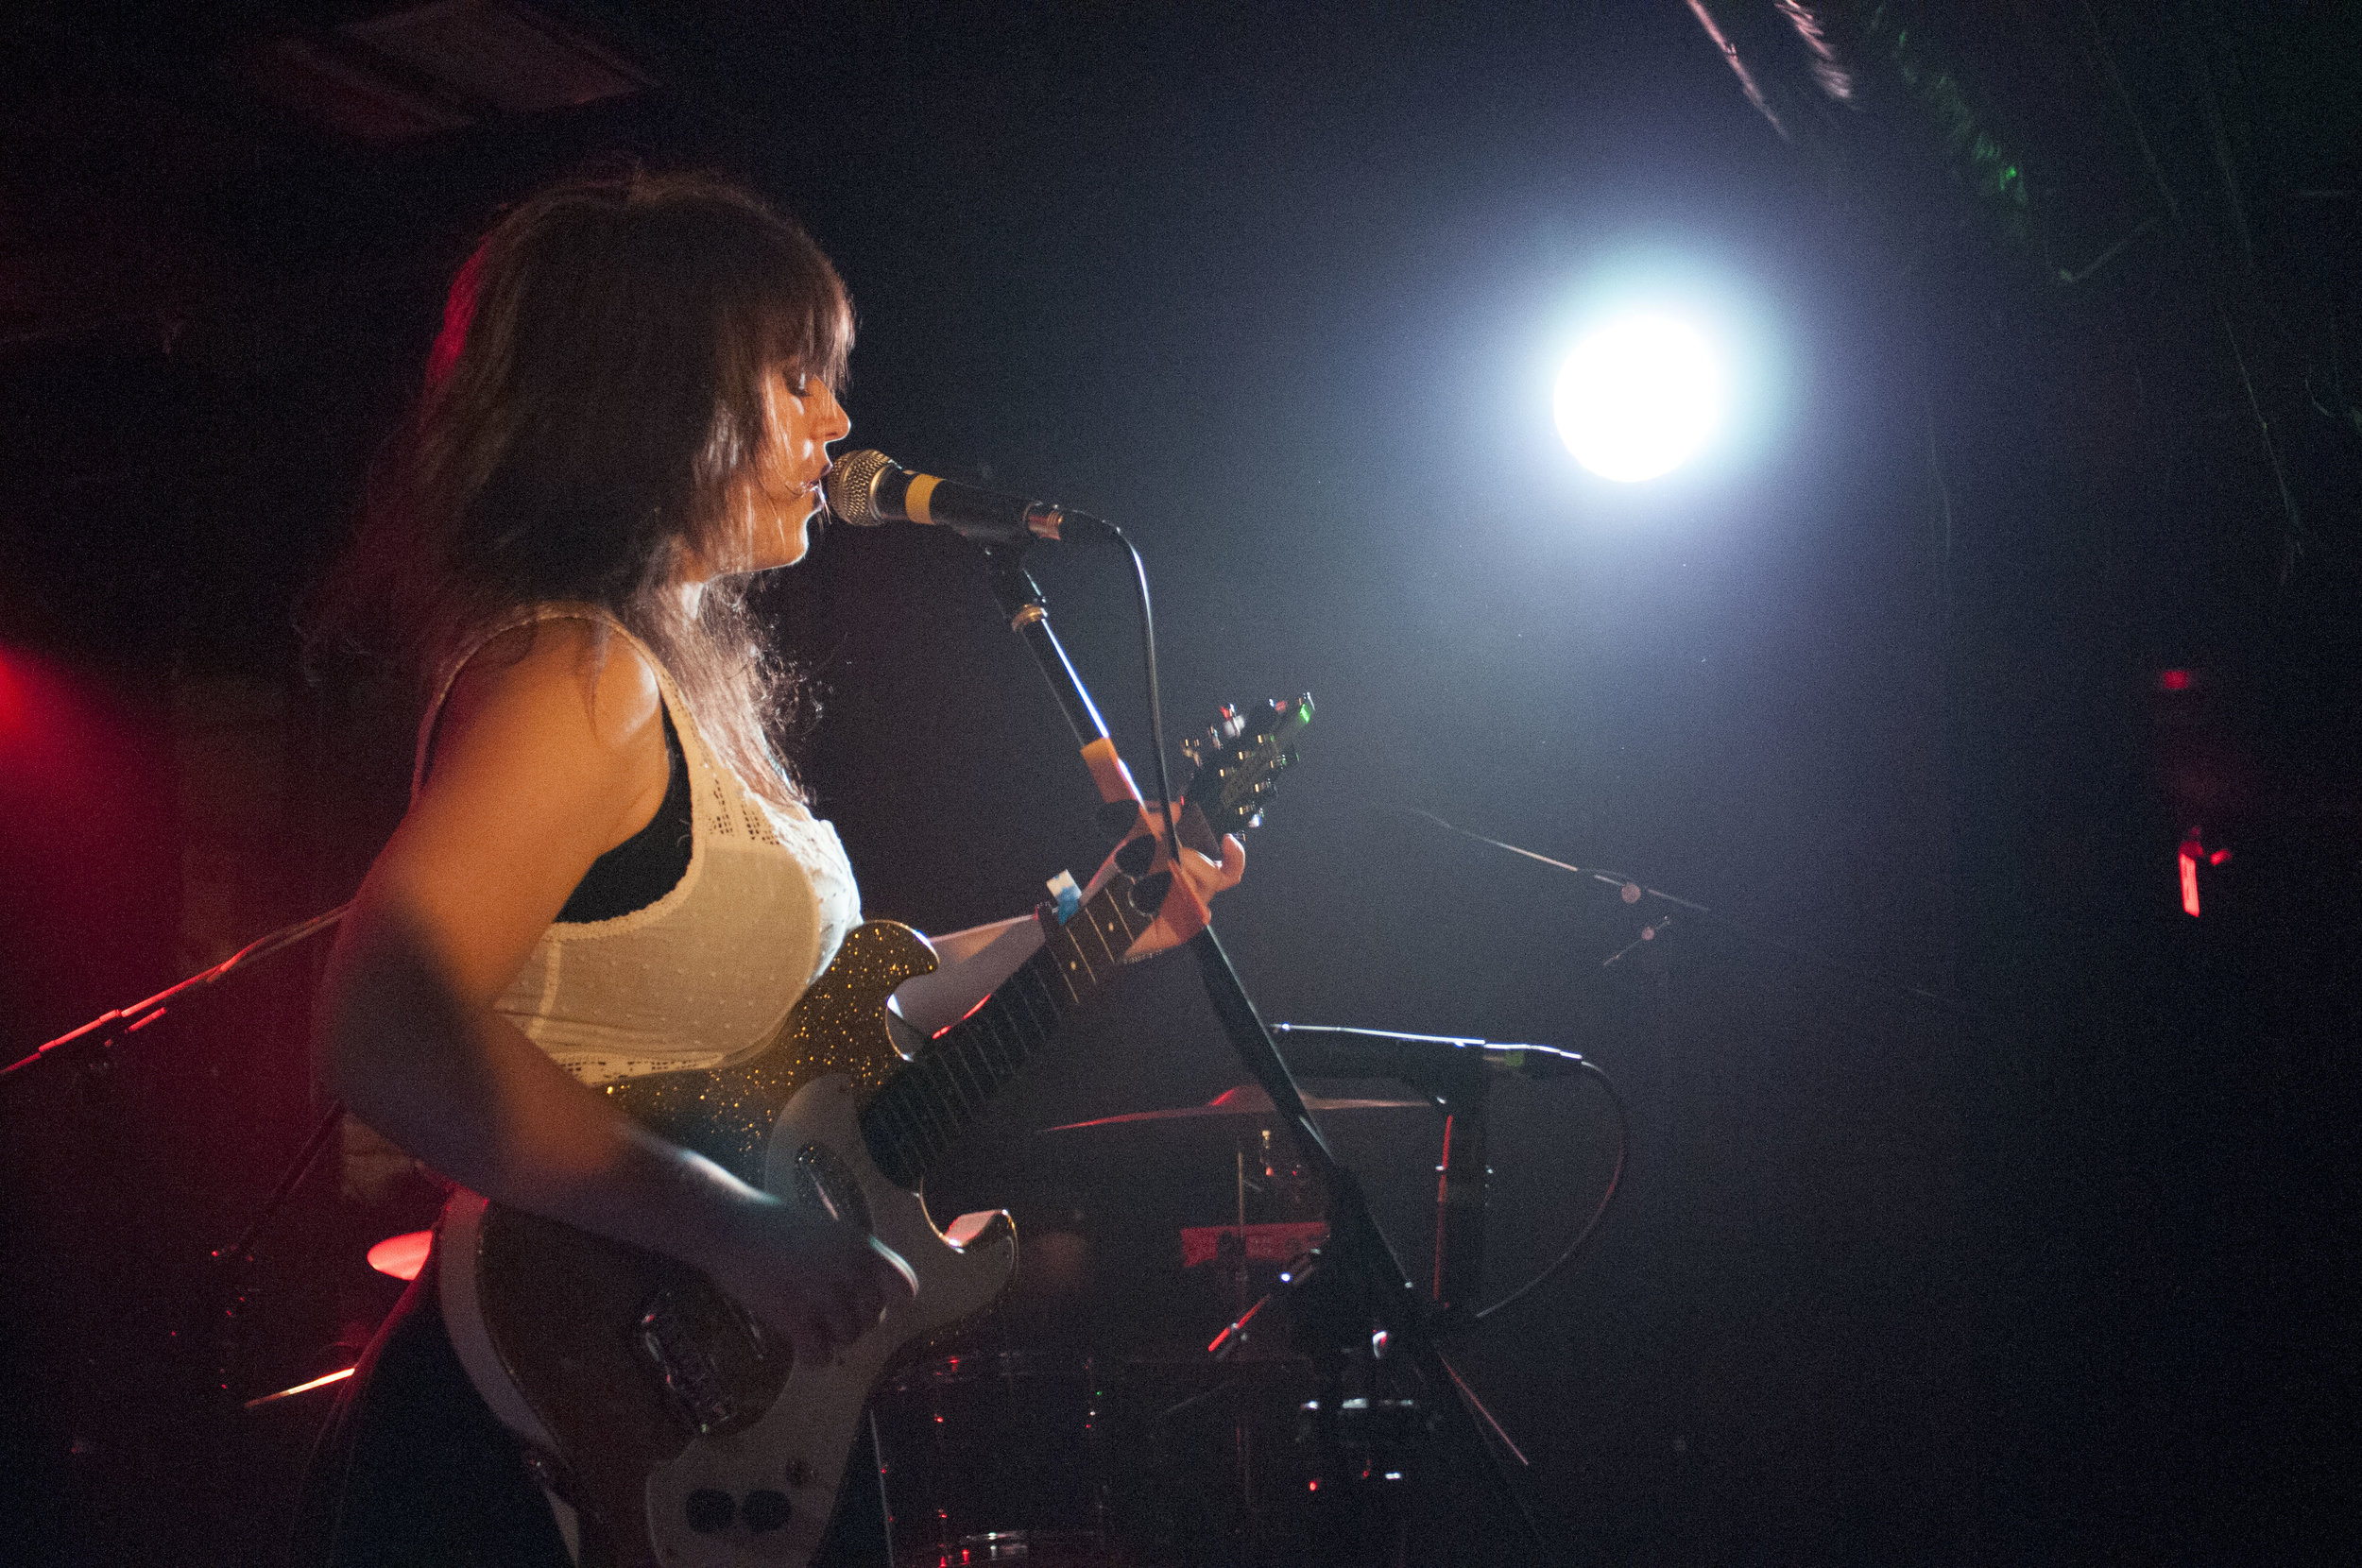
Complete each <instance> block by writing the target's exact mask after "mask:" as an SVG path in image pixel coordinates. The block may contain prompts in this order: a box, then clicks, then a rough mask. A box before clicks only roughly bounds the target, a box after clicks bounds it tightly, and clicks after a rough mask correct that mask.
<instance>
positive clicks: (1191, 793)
mask: <svg viewBox="0 0 2362 1568" xmlns="http://www.w3.org/2000/svg"><path fill="white" fill-rule="evenodd" d="M1311 722H1312V699H1311V697H1310V696H1309V694H1307V695H1305V696H1301V697H1292V698H1289V699H1288V700H1286V701H1284V702H1282V701H1278V700H1274V701H1271V702H1267V703H1264V704H1262V705H1260V706H1259V707H1254V708H1251V709H1249V710H1248V711H1246V712H1244V713H1241V712H1240V711H1239V710H1238V709H1237V708H1235V707H1224V708H1223V709H1222V711H1221V713H1220V714H1219V715H1218V716H1217V717H1216V718H1215V720H1214V723H1213V724H1211V725H1210V726H1208V727H1207V731H1206V733H1205V734H1204V735H1203V736H1200V737H1198V738H1197V739H1195V740H1190V741H1182V742H1181V753H1182V755H1183V756H1185V757H1187V758H1189V759H1190V761H1191V762H1193V763H1195V764H1196V766H1197V774H1196V776H1195V777H1193V778H1191V779H1190V787H1189V789H1188V790H1187V791H1185V792H1184V793H1183V794H1182V799H1183V801H1184V802H1185V803H1186V804H1188V805H1190V806H1194V807H1196V808H1197V810H1198V812H1199V813H1200V814H1201V815H1202V816H1204V818H1205V819H1206V826H1207V827H1209V828H1211V829H1212V830H1213V837H1214V838H1215V839H1216V840H1220V839H1221V838H1222V836H1223V835H1224V834H1225V833H1237V832H1241V831H1243V830H1244V829H1246V828H1249V827H1255V826H1256V825H1258V823H1260V822H1261V821H1262V820H1263V808H1264V807H1265V806H1266V805H1267V804H1269V802H1270V800H1271V796H1272V793H1273V790H1274V788H1275V785H1274V778H1275V775H1277V774H1278V773H1279V772H1280V771H1281V770H1283V769H1285V768H1289V767H1292V766H1293V765H1294V763H1295V762H1296V760H1297V758H1296V751H1295V739H1296V735H1297V733H1298V732H1299V731H1301V730H1302V729H1303V728H1304V726H1305V725H1306V724H1310V723H1311Z"/></svg>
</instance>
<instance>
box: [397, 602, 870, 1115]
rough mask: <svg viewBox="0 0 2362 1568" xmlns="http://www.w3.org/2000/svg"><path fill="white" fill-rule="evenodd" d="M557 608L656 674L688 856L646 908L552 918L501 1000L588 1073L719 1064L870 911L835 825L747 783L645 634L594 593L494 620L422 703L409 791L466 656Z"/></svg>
mask: <svg viewBox="0 0 2362 1568" xmlns="http://www.w3.org/2000/svg"><path fill="white" fill-rule="evenodd" d="M557 619H580V620H587V621H597V622H601V623H602V624H604V625H605V626H607V628H608V631H609V632H610V633H611V634H612V635H613V636H615V637H618V638H620V639H623V640H624V641H625V643H626V644H627V645H628V646H630V647H632V648H635V649H637V650H638V651H639V653H640V656H642V658H645V659H646V660H647V661H648V667H649V668H650V669H651V670H653V671H655V673H656V678H657V689H658V690H659V692H660V693H661V694H662V697H663V702H664V706H665V708H666V710H667V711H668V712H670V713H671V714H672V718H673V728H674V731H675V732H676V734H677V735H678V737H679V739H680V747H681V754H682V758H683V759H684V760H685V761H686V762H687V764H688V769H689V787H690V798H691V824H692V827H691V837H690V851H689V869H688V870H687V871H685V872H683V873H682V874H681V878H680V880H679V881H678V882H677V883H676V884H675V885H674V887H673V889H672V891H670V892H669V893H667V894H665V895H664V896H663V897H661V898H659V899H658V900H657V901H656V902H655V903H653V904H650V905H648V906H647V907H646V908H644V909H639V910H634V911H632V912H630V913H628V914H624V915H619V916H617V917H616V918H614V919H612V920H592V921H585V922H582V923H579V924H575V923H571V922H569V923H561V924H556V925H553V926H551V927H550V928H549V929H548V930H546V931H544V932H542V933H541V939H540V940H539V942H537V943H535V944H534V946H533V952H532V954H531V955H530V956H529V957H527V958H526V960H525V963H524V967H523V968H522V969H521V970H519V971H518V974H517V978H516V979H515V980H512V981H510V982H509V985H508V988H507V989H506V990H505V991H504V992H502V993H501V995H500V997H499V998H498V999H497V1000H496V1001H495V1002H494V1003H493V1004H492V1005H493V1010H494V1011H495V1012H497V1013H499V1014H501V1015H502V1016H504V1017H505V1018H507V1019H508V1020H509V1021H510V1022H512V1023H514V1024H515V1025H516V1026H517V1027H518V1028H519V1029H521V1030H522V1031H524V1032H525V1034H526V1036H527V1037H528V1038H530V1039H531V1040H532V1041H533V1042H534V1043H535V1044H536V1045H538V1046H539V1047H540V1048H542V1049H543V1050H545V1051H547V1052H549V1054H550V1055H551V1057H552V1058H553V1059H555V1060H556V1062H557V1064H558V1065H560V1066H562V1067H564V1068H566V1069H567V1071H569V1072H571V1073H573V1075H574V1076H575V1077H576V1078H578V1079H580V1080H581V1081H582V1082H585V1083H593V1084H596V1083H607V1082H613V1081H614V1080H616V1079H619V1078H630V1077H635V1076H637V1075H639V1074H641V1073H651V1072H665V1071H670V1070H672V1069H675V1068H682V1067H711V1066H716V1065H720V1064H722V1063H724V1062H727V1061H728V1060H729V1059H730V1058H732V1057H734V1056H738V1055H740V1054H742V1053H745V1052H747V1051H750V1050H752V1049H754V1048H756V1047H758V1046H760V1045H762V1042H763V1041H764V1040H765V1039H766V1038H768V1037H769V1036H770V1034H771V1032H772V1031H774V1030H775V1029H777V1028H778V1026H779V1021H780V1020H781V1019H783V1018H784V1017H786V1016H787V1011H788V1009H789V1008H790V1007H792V1006H793V1005H794V1004H795V1002H796V997H800V996H802V995H803V993H804V988H805V987H806V986H808V985H810V984H811V983H812V982H813V980H814V979H815V978H817V977H818V975H819V974H820V971H821V970H823V969H825V968H827V967H828V966H829V962H830V960H831V959H833V958H834V957H835V956H836V950H837V946H838V945H839V944H841V943H842V942H843V941H844V940H845V935H846V933H847V931H849V930H851V929H853V927H855V926H856V925H858V924H860V921H861V895H860V893H859V891H858V890H857V889H856V887H855V886H854V882H853V868H852V866H851V864H850V863H849V862H848V861H847V860H846V858H845V846H844V845H843V844H841V843H839V842H838V840H837V836H836V829H835V828H834V827H830V825H829V824H828V823H826V822H823V821H821V820H820V819H819V818H817V817H814V816H813V814H812V813H811V812H809V811H807V810H804V809H803V808H802V807H800V806H797V807H795V808H794V809H793V810H788V809H783V808H780V807H776V806H773V805H772V804H771V803H769V802H768V801H766V800H764V799H763V798H762V796H760V795H758V794H756V793H754V792H752V791H751V790H748V789H747V788H746V787H745V785H744V784H742V783H741V782H740V781H739V779H738V776H737V775H736V774H735V773H733V772H732V771H731V770H730V768H729V767H728V765H727V764H726V763H725V762H724V761H723V760H722V759H721V758H719V757H718V756H716V755H715V753H714V752H713V751H712V750H711V749H710V747H709V746H707V744H706V743H705V739H704V737H703V736H702V735H701V734H700V733H699V731H698V728H697V723H696V716H695V714H693V712H691V711H690V707H689V704H688V702H687V701H686V700H685V699H684V698H683V696H682V695H681V691H680V689H679V688H678V687H677V686H676V685H675V684H674V682H673V677H672V675H671V674H670V673H668V672H667V671H666V670H665V668H664V666H663V665H662V664H661V663H659V661H658V660H657V658H656V656H655V655H654V654H652V653H650V652H649V651H648V648H647V647H646V645H645V644H643V643H642V642H641V641H640V640H639V639H636V638H634V637H632V635H631V634H630V633H628V632H626V631H625V630H624V629H623V627H621V626H620V625H617V624H616V622H615V621H614V619H613V618H612V617H610V616H608V615H607V614H606V613H605V612H604V611H600V610H596V609H592V608H589V607H586V606H576V605H545V606H542V607H540V608H539V609H536V610H533V611H530V612H527V613H524V614H521V615H519V616H516V617H514V618H513V619H511V620H508V621H506V622H501V623H500V624H498V625H495V626H494V627H492V628H491V629H490V630H489V631H488V632H487V633H486V634H485V636H484V638H483V639H480V640H479V641H477V642H476V643H475V645H474V646H473V647H471V648H470V649H468V650H467V651H466V652H465V653H464V654H463V655H462V656H461V657H460V658H459V659H457V660H456V661H454V664H453V665H452V667H451V669H450V670H449V671H448V672H446V673H444V675H443V676H442V678H441V680H440V682H439V683H438V684H437V686H436V691H435V694H434V700H433V701H432V702H430V703H429V704H428V705H427V710H426V714H425V717H424V718H423V719H422V720H420V722H419V750H418V763H417V767H416V770H415V771H414V773H413V775H412V778H411V786H410V789H411V794H412V797H413V798H414V799H415V798H416V797H417V794H418V792H419V788H420V787H421V786H422V785H423V784H424V783H425V780H426V765H427V754H428V745H429V742H430V741H431V740H432V739H433V737H434V733H435V720H436V715H437V714H438V713H439V712H440V711H441V710H442V706H443V699H444V698H445V696H447V695H448V694H449V693H450V690H451V684H452V682H453V680H454V679H455V678H456V677H457V675H458V673H459V670H460V668H461V667H462V666H464V665H465V664H466V663H467V661H468V659H469V658H471V657H472V656H474V654H475V652H476V651H477V650H478V649H480V648H482V647H483V646H484V643H485V642H488V641H489V640H490V639H492V638H494V637H497V636H499V635H500V634H501V633H502V632H505V631H508V630H511V629H513V628H514V627H516V626H519V625H522V624H525V623H527V622H537V621H545V620H557Z"/></svg>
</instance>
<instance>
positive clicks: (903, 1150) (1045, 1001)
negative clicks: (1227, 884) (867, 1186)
mask: <svg viewBox="0 0 2362 1568" xmlns="http://www.w3.org/2000/svg"><path fill="white" fill-rule="evenodd" d="M1131 888H1132V879H1131V878H1128V877H1122V876H1117V877H1114V878H1110V879H1109V880H1108V883H1107V885H1106V886H1105V887H1104V888H1102V889H1101V890H1100V891H1099V894H1098V895H1097V896H1096V897H1094V898H1092V899H1091V900H1090V902H1089V903H1087V904H1085V905H1084V906H1083V907H1082V908H1081V909H1080V910H1077V911H1076V912H1074V914H1073V915H1072V916H1071V917H1070V919H1069V920H1068V921H1067V922H1066V924H1065V925H1063V926H1060V927H1059V928H1058V929H1056V930H1055V931H1054V932H1053V933H1052V934H1051V935H1050V937H1049V938H1048V940H1046V941H1045V942H1044V943H1043V944H1042V948H1041V951H1039V952H1037V953H1036V954H1035V955H1034V956H1033V957H1032V958H1029V959H1027V960H1026V961H1025V962H1024V963H1022V964H1020V965H1018V969H1017V972H1016V973H1015V974H1013V975H1011V976H1010V977H1009V978H1008V979H1007V980H1003V981H1001V985H1000V988H999V989H997V990H996V991H994V992H993V994H992V995H991V996H989V997H985V998H984V1002H983V1004H982V1005H980V1006H979V1007H978V1008H977V1009H976V1010H975V1011H974V1012H972V1013H970V1014H968V1015H967V1017H965V1018H962V1019H961V1020H960V1021H959V1022H958V1023H956V1024H953V1025H952V1026H951V1027H950V1029H947V1030H945V1031H943V1032H942V1033H940V1034H938V1035H936V1036H935V1037H934V1038H933V1039H932V1040H929V1041H928V1042H927V1043H926V1044H925V1045H924V1046H922V1047H920V1048H919V1050H918V1054H917V1055H916V1056H914V1057H913V1058H912V1059H911V1060H910V1062H909V1063H908V1064H907V1065H905V1066H903V1067H902V1068H901V1069H900V1070H899V1071H898V1072H897V1073H896V1074H895V1075H894V1077H893V1078H892V1079H890V1080H888V1081H887V1082H886V1084H885V1086H884V1087H883V1088H881V1089H880V1090H879V1091H878V1092H877V1094H876V1095H875V1096H873V1097H872V1098H871V1099H870V1101H869V1103H868V1104H867V1105H865V1106H864V1107H863V1108H862V1113H861V1133H862V1141H863V1142H864V1144H865V1145H866V1146H867V1147H868V1150H869V1157H870V1159H871V1160H872V1161H874V1162H875V1163H876V1165H877V1167H878V1168H879V1169H880V1170H881V1171H882V1172H883V1173H884V1174H885V1175H886V1176H888V1177H889V1178H891V1179H892V1180H893V1181H894V1183H895V1184H896V1185H899V1186H902V1187H905V1188H912V1189H916V1187H917V1185H919V1183H920V1182H921V1181H922V1180H923V1179H924V1178H925V1176H926V1174H927V1171H928V1169H929V1167H932V1166H933V1164H934V1162H935V1161H936V1160H938V1159H940V1158H941V1157H942V1156H943V1155H944V1154H945V1153H947V1152H948V1151H949V1150H950V1149H951V1147H952V1145H954V1144H955V1143H957V1142H958V1141H959V1139H960V1136H961V1134H962V1133H965V1132H966V1131H967V1124H968V1122H969V1121H970V1120H971V1119H973V1117H974V1116H975V1115H976V1113H977V1112H978V1111H980V1110H982V1109H983V1108H984V1101H985V1100H987V1099H991V1098H992V1096H993V1094H994V1093H995V1092H996V1091H998V1090H999V1089H1000V1087H1001V1084H1003V1083H1006V1082H1008V1081H1009V1080H1010V1079H1012V1078H1014V1077H1016V1076H1017V1075H1018V1073H1019V1072H1020V1071H1022V1070H1023V1069H1024V1067H1025V1065H1026V1063H1027V1062H1028V1061H1030V1060H1031V1059H1032V1058H1033V1055H1034V1053H1035V1051H1036V1050H1037V1049H1038V1048H1040V1047H1041V1046H1042V1044H1043V1043H1044V1042H1046V1041H1047V1040H1048V1039H1049V1038H1050V1036H1051V1034H1052V1033H1053V1031H1055V1030H1056V1029H1057V1027H1058V1025H1059V1024H1060V1023H1062V1022H1064V1021H1065V1020H1066V1019H1067V1018H1068V1017H1069V1016H1070V1014H1074V1013H1075V1012H1077V1011H1079V1010H1080V1009H1081V1008H1082V1007H1083V1005H1084V1004H1085V1003H1086V1002H1087V1001H1088V1000H1089V999H1090V998H1091V997H1093V996H1095V995H1097V994H1098V991H1099V988H1100V987H1101V986H1102V985H1103V984H1104V983H1105V981H1106V980H1107V978H1108V977H1109V976H1111V975H1113V974H1114V973H1115V971H1116V970H1117V969H1118V968H1119V967H1121V964H1122V963H1123V955H1124V954H1125V953H1126V952H1127V951H1129V950H1130V948H1131V946H1132V944H1133V943H1134V942H1135V941H1137V940H1138V937H1139V934H1140V933H1141V932H1142V931H1144V930H1146V929H1148V927H1149V925H1150V924H1151V922H1152V921H1153V919H1154V916H1153V915H1151V914H1146V913H1142V912H1140V911H1138V909H1135V908H1134V907H1133V905H1132V902H1131V899H1130V897H1129V895H1130V892H1131Z"/></svg>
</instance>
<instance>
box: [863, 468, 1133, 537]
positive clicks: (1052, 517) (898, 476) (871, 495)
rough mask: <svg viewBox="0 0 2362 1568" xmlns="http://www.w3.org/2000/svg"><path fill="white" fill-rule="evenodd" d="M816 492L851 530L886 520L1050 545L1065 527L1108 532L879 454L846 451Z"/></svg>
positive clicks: (1049, 507) (1062, 509)
mask: <svg viewBox="0 0 2362 1568" xmlns="http://www.w3.org/2000/svg"><path fill="white" fill-rule="evenodd" d="M822 488H823V489H824V490H825V491H826V492H827V493H828V498H829V510H830V511H831V512H833V513H835V514H836V516H837V519H838V520H840V521H843V522H849V523H851V524H852V525H853V526H854V527H856V528H867V527H870V526H872V525H874V524H877V523H881V522H885V521H888V520H907V521H911V522H922V523H928V524H931V525H933V526H934V527H938V528H949V529H950V530H951V531H952V532H953V533H955V534H958V535H960V536H961V537H964V538H969V539H973V540H975V541H976V542H977V543H978V544H1031V543H1032V542H1033V541H1034V540H1036V539H1050V540H1053V541H1056V540H1058V539H1059V538H1060V537H1061V535H1060V531H1061V530H1062V529H1064V528H1066V527H1068V526H1070V525H1072V526H1074V527H1077V528H1080V529H1081V530H1083V531H1084V532H1086V533H1094V532H1095V533H1099V534H1102V535H1103V536H1112V535H1113V533H1114V530H1113V529H1112V528H1110V527H1109V526H1108V525H1107V524H1106V523H1105V522H1104V521H1102V520H1100V519H1098V518H1095V517H1092V516H1091V515H1090V514H1089V513H1088V512H1077V511H1075V510H1073V509H1072V508H1070V507H1066V506H1059V505H1056V504H1054V503H1050V502H1044V501H1027V500H1025V499H1024V498H1023V497H1021V496H1011V495H1002V494H1001V493H1000V492H999V491H997V490H986V489H980V488H979V487H977V486H973V485H963V484H961V483H960V482H959V481H958V480H956V479H937V478H936V477H935V476H934V475H933V474H931V473H913V472H911V471H910V470H909V469H905V468H903V467H902V466H901V465H900V464H899V463H897V462H895V461H894V459H892V458H891V457H888V456H887V455H886V454H885V453H884V452H867V451H863V452H847V453H846V454H845V455H844V456H843V457H840V458H838V459H837V460H836V462H835V464H834V465H833V466H832V467H831V468H830V469H829V472H828V477H827V478H826V479H825V480H823V481H822Z"/></svg>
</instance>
